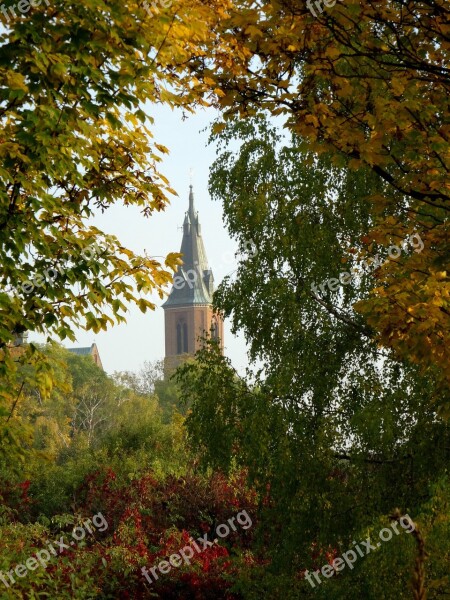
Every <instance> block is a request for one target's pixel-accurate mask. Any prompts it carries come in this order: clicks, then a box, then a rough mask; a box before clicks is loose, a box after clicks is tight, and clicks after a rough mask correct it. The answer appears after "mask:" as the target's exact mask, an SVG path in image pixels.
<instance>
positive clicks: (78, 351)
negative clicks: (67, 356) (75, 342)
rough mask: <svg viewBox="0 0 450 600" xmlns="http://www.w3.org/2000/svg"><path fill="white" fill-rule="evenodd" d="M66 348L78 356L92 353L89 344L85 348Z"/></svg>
mask: <svg viewBox="0 0 450 600" xmlns="http://www.w3.org/2000/svg"><path fill="white" fill-rule="evenodd" d="M67 350H68V351H69V352H73V354H78V355H79V356H89V355H90V354H91V353H92V348H91V346H87V347H86V348H67Z"/></svg>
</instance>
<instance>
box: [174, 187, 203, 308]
mask: <svg viewBox="0 0 450 600" xmlns="http://www.w3.org/2000/svg"><path fill="white" fill-rule="evenodd" d="M180 252H181V254H182V255H183V264H182V265H181V266H180V267H178V271H177V274H176V276H175V278H174V285H173V287H172V291H171V292H170V295H169V298H168V299H167V301H166V302H165V303H164V304H163V308H164V309H166V308H168V307H170V306H193V305H198V304H212V294H213V292H214V278H213V274H212V271H211V269H210V268H209V266H208V259H207V258H206V251H205V246H204V245H203V238H202V235H201V227H200V222H199V218H198V213H196V212H195V208H194V191H193V186H192V185H191V186H190V193H189V210H188V211H187V212H186V214H185V217H184V223H183V239H182V241H181V249H180Z"/></svg>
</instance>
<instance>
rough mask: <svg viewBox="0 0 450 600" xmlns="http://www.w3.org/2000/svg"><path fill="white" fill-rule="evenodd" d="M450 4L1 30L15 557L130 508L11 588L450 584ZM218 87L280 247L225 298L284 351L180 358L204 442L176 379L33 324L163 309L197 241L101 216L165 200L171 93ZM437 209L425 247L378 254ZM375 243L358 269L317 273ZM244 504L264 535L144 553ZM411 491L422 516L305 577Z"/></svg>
mask: <svg viewBox="0 0 450 600" xmlns="http://www.w3.org/2000/svg"><path fill="white" fill-rule="evenodd" d="M166 4H167V3H166ZM449 22H450V14H449V7H448V2H446V0H424V1H422V2H410V1H408V0H401V1H400V0H374V1H372V2H362V3H359V2H357V1H356V0H344V1H343V2H339V3H337V4H336V5H335V6H333V7H326V6H324V7H323V10H322V11H321V12H320V11H317V13H316V14H315V15H313V14H312V13H311V12H310V10H309V9H308V6H307V2H305V1H304V0H296V1H295V2H294V1H291V0H288V1H286V0H283V1H281V2H279V1H274V2H266V1H265V0H263V1H259V2H253V1H245V0H243V1H241V0H237V1H236V2H228V1H227V2H220V3H219V2H215V1H211V2H206V1H205V2H198V1H195V0H190V1H182V0H181V1H180V2H174V3H173V4H172V5H171V6H169V7H168V8H165V7H162V5H161V7H159V8H155V5H153V7H152V11H151V14H150V13H149V12H148V11H147V10H145V9H144V8H143V7H142V6H140V5H139V4H138V3H135V2H128V1H125V2H121V3H119V2H117V1H116V0H113V1H112V2H108V3H104V2H94V1H90V0H89V1H87V2H83V3H82V4H73V3H68V2H66V1H55V2H52V3H51V5H48V6H47V5H46V4H42V6H34V5H33V6H32V7H31V10H30V11H29V12H28V13H27V14H26V15H21V16H16V17H15V18H11V19H10V21H9V22H8V24H7V25H6V30H4V29H2V32H1V33H0V36H1V39H0V78H1V86H0V94H1V96H0V111H1V112H0V118H1V128H2V134H1V136H0V142H1V143H0V148H1V152H2V164H1V166H0V178H1V188H0V192H1V198H0V223H1V225H0V253H1V255H0V258H1V264H2V272H1V275H2V278H1V285H2V289H1V290H0V352H1V357H0V368H1V371H0V378H1V379H0V385H1V388H0V393H1V398H2V402H1V404H0V419H1V425H0V442H1V453H0V479H1V487H0V535H1V538H2V544H3V547H2V556H1V561H2V562H1V564H0V567H1V569H0V570H3V571H5V570H8V569H9V568H11V567H12V566H14V565H15V564H17V563H20V561H24V560H25V559H26V558H27V557H28V556H31V554H32V553H33V552H34V551H35V549H36V547H39V545H40V544H43V543H44V542H45V540H48V539H49V537H50V536H52V535H53V536H56V535H57V534H58V533H59V532H60V531H69V530H70V528H71V527H72V526H73V525H74V524H76V523H78V522H80V520H81V519H82V518H86V517H91V516H92V514H94V512H95V511H98V510H102V511H103V512H104V514H105V516H106V518H107V519H108V521H109V524H110V529H109V530H108V533H107V534H105V535H103V536H99V537H96V536H93V538H92V539H91V538H90V539H89V540H87V541H86V544H85V545H82V547H81V548H79V549H77V551H76V552H75V553H74V554H73V555H68V554H67V555H64V556H63V557H61V560H60V562H59V563H58V564H55V565H54V566H52V568H51V569H49V570H48V571H46V572H45V573H43V574H42V573H40V572H36V573H35V574H33V576H32V577H28V578H26V579H23V580H20V581H19V582H17V583H16V585H15V587H13V588H11V589H8V590H6V591H4V590H3V589H2V594H4V596H2V597H5V598H8V599H9V598H19V599H21V598H27V597H31V596H32V597H46V596H48V595H49V594H50V595H51V596H52V597H58V598H92V597H99V598H128V597H130V594H131V597H134V598H141V597H142V598H146V597H152V595H153V594H156V597H161V598H165V599H167V598H169V599H170V598H187V599H189V598H195V599H200V598H227V599H229V600H231V599H236V600H239V599H240V598H245V599H247V598H248V599H252V600H253V598H259V597H261V595H264V597H267V598H270V599H272V598H273V600H275V599H278V598H280V597H285V598H292V599H297V598H305V597H306V598H323V599H324V600H325V599H327V600H329V599H331V600H338V599H339V600H341V599H342V600H344V599H348V598H351V599H352V600H353V598H354V599H355V600H356V599H359V598H361V597H366V598H369V599H373V600H379V598H387V599H391V598H405V599H406V598H411V597H413V598H421V599H423V598H425V597H427V598H442V597H445V596H446V595H448V593H449V592H450V581H449V571H450V569H449V564H450V545H449V540H450V503H449V498H450V484H449V474H448V463H449V459H450V454H449V448H450V433H449V429H448V427H449V425H448V417H449V415H450V392H449V384H450V370H449V369H448V365H449V358H450V356H449V348H450V345H449V324H450V319H449V317H450V312H449V311H450V307H449V291H450V282H449V276H448V266H449V248H450V244H449V237H448V235H449V234H448V214H447V213H448V210H449V205H448V200H449V177H448V171H449V143H448V142H449V135H450V119H449V104H450V93H449V92H450V89H449V88H450V85H449V63H450V61H449V54H450V38H449V36H450V25H449ZM208 102H211V103H214V104H215V106H216V107H217V108H218V109H220V110H221V111H222V116H223V119H219V121H218V122H217V123H216V125H215V126H214V128H213V139H214V140H215V141H217V142H218V144H219V157H218V159H217V161H216V162H215V164H214V165H213V168H212V172H211V182H210V189H211V194H212V196H213V197H215V198H216V199H218V200H220V201H221V202H223V205H224V212H225V218H226V222H227V225H228V227H229V230H230V233H231V234H232V235H234V236H235V237H236V238H237V239H238V241H239V243H240V244H242V245H244V244H245V243H246V242H247V241H248V239H252V240H253V241H254V242H255V244H256V247H257V249H258V252H257V254H256V255H255V256H253V257H252V258H251V259H248V260H247V261H242V262H241V264H240V265H239V268H238V271H237V273H236V277H235V279H233V280H230V279H228V280H225V281H224V282H223V284H222V285H221V287H220V289H219V290H218V293H217V294H216V297H215V301H216V304H217V307H218V308H219V309H221V310H223V311H224V313H225V314H226V315H228V316H230V317H231V318H232V322H233V326H234V328H235V329H236V330H238V329H240V330H243V331H244V333H245V335H246V338H247V341H248V343H249V346H250V357H251V359H252V360H253V361H259V362H258V363H257V364H260V365H261V368H260V370H259V371H257V372H256V373H255V374H253V376H252V377H251V378H250V377H249V378H242V377H239V376H238V375H237V373H236V372H235V371H234V369H233V368H232V367H231V364H230V362H229V361H228V360H227V359H225V358H224V357H222V356H221V355H220V353H219V352H218V351H217V348H216V347H215V346H214V344H212V345H209V346H207V347H206V348H205V350H203V351H202V352H200V354H199V356H198V357H197V361H196V363H192V364H188V365H186V366H185V367H183V368H182V369H181V370H180V372H179V373H178V382H179V386H180V390H181V395H182V396H183V398H184V401H185V402H186V403H187V404H188V405H190V406H191V407H192V409H191V410H190V411H189V413H188V417H187V421H186V424H187V432H188V437H189V441H190V447H189V448H187V447H186V445H185V440H184V428H183V419H184V417H183V414H182V413H183V412H184V411H182V412H179V411H181V410H182V409H181V407H180V405H179V403H178V395H179V391H178V390H177V388H176V386H175V385H174V384H173V383H171V384H169V383H167V382H161V381H159V382H158V381H157V379H158V377H157V376H155V374H154V373H152V374H151V375H150V376H149V377H147V376H146V377H143V378H141V379H139V378H136V376H134V375H132V374H127V373H125V374H118V375H116V376H115V377H114V378H109V377H107V376H106V375H105V374H103V373H101V372H99V371H98V370H97V368H94V367H93V365H91V364H90V363H89V362H87V361H84V362H83V360H81V359H78V358H75V357H68V356H67V355H66V354H65V353H64V352H63V351H62V350H60V349H58V348H56V347H53V346H50V347H47V348H43V349H37V348H35V347H34V346H33V345H31V344H30V345H29V346H26V347H25V350H24V351H23V352H22V351H17V350H11V347H10V345H11V342H12V341H13V340H14V339H15V338H16V337H17V336H20V335H21V334H23V333H24V332H25V331H47V332H48V333H49V334H55V335H57V336H59V337H60V338H61V339H64V338H66V337H67V338H73V335H74V328H75V327H77V326H84V327H86V328H87V329H92V330H93V331H99V330H100V329H105V328H106V327H107V326H108V325H112V324H113V323H114V319H115V320H116V321H118V322H120V321H122V320H123V319H124V315H123V313H124V312H125V309H126V304H125V303H127V302H128V303H129V302H131V303H135V304H137V305H138V306H139V307H140V308H141V309H142V310H146V309H147V308H154V306H153V305H152V303H150V302H149V301H148V300H146V299H145V298H143V297H142V296H141V292H146V291H157V292H160V293H161V294H162V290H163V287H164V286H165V285H166V284H167V283H168V282H169V281H170V277H171V276H170V270H171V269H172V268H173V267H175V266H176V264H177V260H178V258H177V256H176V255H169V256H168V257H167V260H166V263H165V265H161V264H160V263H158V262H157V261H154V260H152V259H149V258H148V257H139V256H136V255H135V254H133V253H132V252H131V251H130V250H128V249H127V248H124V247H123V246H122V245H121V244H120V241H119V240H117V239H115V238H114V237H112V236H108V235H107V234H106V233H104V232H101V231H99V230H97V229H95V228H93V227H92V226H91V225H90V224H89V218H90V216H91V215H92V211H93V210H94V209H95V208H97V209H98V208H100V209H102V210H107V208H108V207H109V206H110V205H112V204H113V203H115V202H124V203H126V204H134V205H137V206H139V207H141V208H142V211H143V213H144V214H145V215H150V214H151V213H152V211H154V210H162V209H163V208H164V206H165V204H166V203H167V201H168V195H169V194H171V193H172V190H171V189H170V185H169V183H168V182H167V180H165V178H164V177H163V175H162V174H160V173H159V169H158V163H159V162H160V160H161V158H162V156H163V155H164V154H165V153H166V152H167V150H166V148H165V147H164V146H162V145H161V144H158V143H156V142H153V140H152V135H151V125H152V119H151V116H150V113H149V111H148V109H149V107H151V105H152V103H166V104H168V105H169V106H171V107H180V108H182V109H183V110H185V111H191V110H194V109H195V107H196V106H203V105H205V104H207V103H208ZM150 111H151V108H150ZM271 117H275V119H271ZM280 121H281V122H283V124H284V125H285V128H286V131H287V134H286V135H281V134H280V129H279V128H276V127H275V126H274V125H273V123H274V122H275V123H278V122H280ZM229 142H232V143H231V145H230V146H228V143H229ZM236 142H237V143H238V149H237V150H236ZM412 233H415V234H416V235H418V236H420V239H421V241H422V242H423V249H422V250H421V251H420V252H414V251H413V250H412V249H411V248H409V249H408V248H405V249H404V251H403V252H402V253H401V255H400V256H399V257H398V258H395V259H389V260H385V261H384V262H383V264H382V265H381V266H378V267H377V268H375V269H368V268H366V267H364V266H363V264H362V259H364V258H370V257H372V256H374V255H376V254H379V255H380V256H381V257H382V258H383V259H386V258H387V251H388V247H389V246H390V245H400V244H401V243H402V242H403V241H404V240H405V239H406V238H407V237H408V236H409V235H411V234H412ZM94 243H96V244H97V245H98V246H97V247H100V248H101V249H102V250H101V255H100V260H97V259H96V260H91V259H89V258H86V252H85V251H86V249H89V247H91V246H92V245H93V244H94ZM57 266H59V267H62V269H61V271H60V276H59V277H58V279H57V281H56V283H54V284H53V285H52V286H47V288H44V289H41V288H39V289H38V290H37V291H33V293H29V292H27V291H26V290H27V287H26V284H27V282H28V281H36V280H37V278H39V277H40V276H42V274H43V273H45V272H46V270H48V269H50V268H54V267H57ZM352 269H354V272H355V274H356V275H355V277H354V278H353V280H352V283H351V285H345V286H344V285H343V286H338V287H336V286H334V289H332V287H331V286H325V287H323V288H319V289H320V293H319V294H318V293H316V292H315V291H314V288H312V287H311V285H312V284H320V283H323V282H326V281H327V280H330V279H333V278H338V277H339V274H340V273H341V272H343V271H351V270H352ZM38 287H39V286H38ZM155 380H156V383H155ZM147 381H151V382H153V383H151V386H150V388H149V389H148V388H147V387H146V385H147V383H146V382H147ZM202 469H206V472H202ZM211 469H213V473H211ZM243 508H245V509H247V510H248V512H249V513H251V514H253V515H254V516H255V519H254V520H255V529H254V530H252V531H251V535H248V536H246V537H245V536H244V537H242V538H239V537H238V536H236V537H235V538H232V539H230V540H229V542H228V541H227V542H224V543H223V544H221V545H219V547H218V548H217V549H214V551H213V552H211V553H207V554H205V555H204V556H202V557H201V559H199V560H198V561H196V562H195V564H193V565H191V567H189V568H183V569H181V570H180V571H174V572H173V573H171V575H170V576H168V578H167V579H164V578H161V579H160V580H159V581H158V582H157V584H156V585H155V586H154V587H153V588H149V587H148V585H147V584H146V582H145V580H143V578H142V576H141V574H140V568H141V567H142V566H144V565H147V566H149V565H151V564H152V563H154V562H155V561H157V560H160V559H162V558H164V557H166V556H168V555H170V553H171V552H175V551H176V550H177V549H178V548H179V547H180V546H181V545H183V543H184V542H185V541H186V539H187V536H189V535H194V536H195V535H199V534H200V533H201V532H202V531H203V532H204V531H211V530H212V529H213V528H214V527H215V526H216V525H217V524H218V523H220V522H222V521H223V520H226V518H227V517H229V516H230V513H231V512H232V511H233V510H239V509H243ZM406 512H408V513H409V514H410V515H411V516H412V518H413V520H414V522H415V523H416V524H417V527H418V529H417V531H418V532H419V533H418V534H417V535H416V536H415V537H406V536H403V537H402V538H398V539H394V540H392V541H391V542H389V543H388V544H385V545H383V547H382V549H380V551H379V552H376V553H374V554H373V555H372V556H370V557H368V558H367V559H365V560H364V561H359V562H358V564H357V565H356V566H355V568H354V570H352V571H351V572H345V573H340V574H337V573H335V574H334V576H333V577H332V578H331V580H327V581H324V583H322V584H321V585H320V586H319V587H317V588H316V589H312V588H311V586H310V585H309V584H308V583H307V582H306V580H305V578H304V575H305V571H306V570H309V571H311V570H315V569H320V568H321V567H322V565H323V564H326V563H330V564H331V563H332V562H333V559H334V558H335V557H336V556H339V555H341V554H342V553H343V552H344V551H346V550H347V549H349V548H350V547H351V545H352V543H353V540H360V539H364V538H365V537H367V536H368V535H370V536H372V537H376V535H377V532H378V531H379V530H380V529H381V528H382V527H385V526H386V525H387V524H388V523H389V519H390V518H392V517H393V516H394V514H397V515H398V514H401V513H406ZM423 543H424V544H425V549H426V553H425V552H424V547H423V546H422V544H423ZM105 565H106V568H107V570H106V571H105ZM425 573H426V577H425ZM411 581H412V584H411ZM5 594H6V595H5Z"/></svg>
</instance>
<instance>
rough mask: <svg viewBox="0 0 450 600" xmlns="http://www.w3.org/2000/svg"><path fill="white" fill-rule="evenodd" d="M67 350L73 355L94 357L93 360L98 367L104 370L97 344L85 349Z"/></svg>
mask: <svg viewBox="0 0 450 600" xmlns="http://www.w3.org/2000/svg"><path fill="white" fill-rule="evenodd" d="M67 350H68V351H69V352H72V354H77V355H78V356H92V359H93V361H94V362H95V364H96V365H97V367H100V368H101V369H103V365H102V361H101V358H100V354H99V351H98V348H97V344H96V343H93V344H92V346H87V347H84V348H67Z"/></svg>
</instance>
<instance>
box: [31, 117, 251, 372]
mask: <svg viewBox="0 0 450 600" xmlns="http://www.w3.org/2000/svg"><path fill="white" fill-rule="evenodd" d="M149 113H150V114H151V115H152V116H153V117H154V118H155V125H154V126H153V128H152V129H153V131H154V135H155V141H156V142H158V143H161V144H163V145H165V146H166V147H167V148H168V149H169V150H170V155H169V156H168V157H166V158H165V160H164V163H162V166H161V169H160V170H161V172H162V173H163V174H164V175H165V176H166V177H167V178H168V179H169V181H170V184H171V186H172V187H173V188H174V189H175V190H176V191H177V193H178V195H179V197H178V198H175V199H174V200H173V201H172V203H171V205H170V206H168V207H167V209H166V210H165V211H164V212H162V213H155V214H154V215H153V216H152V217H150V218H148V219H147V218H145V217H144V216H143V215H142V214H141V213H140V211H139V209H137V208H136V207H124V206H119V205H117V206H115V207H113V208H110V209H108V210H107V211H106V212H105V213H104V214H103V215H101V214H99V215H98V216H97V217H96V219H95V224H96V226H98V227H99V228H100V229H102V230H103V231H105V232H106V233H111V234H114V235H116V236H117V237H118V238H119V239H120V240H121V242H122V243H123V244H124V245H125V246H126V247H128V248H130V249H132V250H134V251H135V252H137V253H143V252H144V250H146V251H147V253H148V255H149V256H165V255H167V254H168V253H169V252H178V251H179V249H180V244H181V234H182V232H181V231H180V229H179V227H181V225H182V223H183V218H184V212H185V211H186V210H187V208H188V194H189V184H190V169H191V168H192V169H193V171H194V175H193V184H194V193H195V204H196V209H197V210H198V211H199V217H200V223H201V225H202V235H203V239H204V243H205V247H206V252H207V255H208V260H209V264H210V267H211V268H212V269H213V272H214V278H215V282H216V284H217V283H219V282H220V281H221V280H222V278H223V277H224V276H225V275H226V274H228V273H231V272H232V271H233V270H234V268H235V267H234V265H235V259H234V252H235V249H236V243H235V242H234V241H232V240H231V239H230V238H229V236H228V233H227V231H226V229H225V225H224V221H223V215H222V206H221V205H220V204H218V203H217V202H212V201H211V200H210V198H209V195H208V175H209V167H210V166H211V164H212V162H213V161H214V160H215V151H214V149H213V148H212V147H211V146H208V147H207V146H206V144H207V140H208V135H209V133H208V131H204V129H205V128H208V127H209V125H210V124H211V122H212V121H213V119H214V116H215V113H214V111H213V110H212V109H209V110H202V111H200V112H199V113H197V114H196V115H194V116H190V117H189V118H188V119H187V120H184V121H183V120H182V116H181V113H180V112H173V111H171V110H170V109H168V108H166V107H163V108H161V107H158V108H155V107H152V108H151V110H150V111H149ZM162 303H163V301H160V300H159V299H158V301H157V304H158V306H161V304H162ZM127 321H128V322H127V324H122V325H117V326H115V327H113V328H112V329H110V330H109V331H108V332H102V333H99V334H96V335H95V334H93V333H92V332H84V331H79V332H78V339H77V344H73V345H79V346H89V345H90V344H91V343H92V342H93V341H95V342H96V343H97V346H98V348H99V351H100V356H101V359H102V362H103V366H104V368H105V370H106V371H107V372H108V373H112V372H113V371H123V370H131V371H136V370H138V369H139V367H140V366H141V365H142V363H143V362H144V361H145V360H151V361H153V360H157V359H160V358H163V357H164V313H163V310H162V309H161V308H157V309H156V310H155V311H154V312H147V314H145V315H144V314H142V313H141V311H140V310H139V309H138V308H134V307H130V311H129V313H128V317H127ZM30 340H36V341H42V338H41V336H39V337H38V336H35V335H33V334H32V335H31V336H30ZM65 345H67V346H71V345H72V344H69V343H67V344H65ZM225 353H226V355H227V356H229V357H230V358H231V360H232V361H233V364H234V366H235V367H236V368H237V369H238V371H240V372H242V371H243V369H244V368H245V366H246V365H247V357H246V349H245V343H244V341H243V339H242V338H235V337H234V336H232V334H231V332H230V329H229V324H228V323H225Z"/></svg>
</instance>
